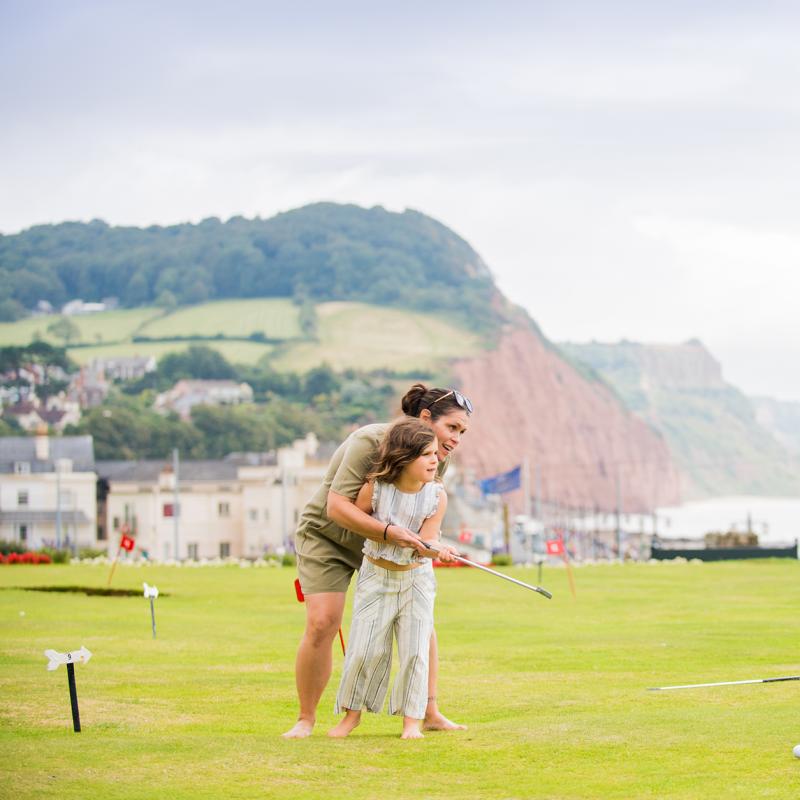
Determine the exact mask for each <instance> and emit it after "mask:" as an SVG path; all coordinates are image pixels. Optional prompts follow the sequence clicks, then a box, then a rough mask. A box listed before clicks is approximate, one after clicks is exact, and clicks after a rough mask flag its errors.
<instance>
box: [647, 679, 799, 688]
mask: <svg viewBox="0 0 800 800" xmlns="http://www.w3.org/2000/svg"><path fill="white" fill-rule="evenodd" d="M779 681H800V675H787V676H786V677H785V678H754V679H753V680H750V681H720V682H719V683H687V684H685V685H683V686H653V687H651V688H650V689H648V690H647V691H648V692H665V691H666V690H667V689H701V688H703V687H706V686H739V685H741V684H743V683H778V682H779Z"/></svg>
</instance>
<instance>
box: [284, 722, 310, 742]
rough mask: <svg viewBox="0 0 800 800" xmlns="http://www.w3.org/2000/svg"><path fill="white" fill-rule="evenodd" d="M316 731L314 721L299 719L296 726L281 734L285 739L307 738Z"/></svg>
mask: <svg viewBox="0 0 800 800" xmlns="http://www.w3.org/2000/svg"><path fill="white" fill-rule="evenodd" d="M313 731H314V723H313V722H311V721H310V720H307V719H299V720H297V722H295V724H294V727H292V728H291V729H290V730H288V731H286V733H283V734H281V736H283V738H284V739H305V738H306V737H307V736H311V734H312V732H313Z"/></svg>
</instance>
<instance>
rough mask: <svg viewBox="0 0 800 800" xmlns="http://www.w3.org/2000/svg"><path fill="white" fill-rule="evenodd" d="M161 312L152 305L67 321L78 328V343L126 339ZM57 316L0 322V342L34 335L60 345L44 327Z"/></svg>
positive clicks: (18, 341) (9, 342)
mask: <svg viewBox="0 0 800 800" xmlns="http://www.w3.org/2000/svg"><path fill="white" fill-rule="evenodd" d="M161 313H162V311H161V309H159V308H153V307H145V308H130V309H124V310H118V311H103V312H101V313H99V314H87V315H86V316H76V317H70V320H71V321H72V322H74V323H75V325H77V326H78V328H79V329H80V332H81V337H80V339H79V340H78V341H80V342H81V343H84V344H87V343H88V344H91V343H94V342H119V341H125V340H127V339H130V338H131V336H134V335H135V334H137V333H138V332H139V329H140V328H141V327H142V326H143V325H144V324H145V323H147V322H148V320H151V319H153V318H155V317H157V316H158V315H159V314H161ZM57 319H58V317H57V316H52V317H28V318H26V319H21V320H19V321H18V322H2V323H0V344H2V345H25V344H29V343H30V342H32V341H33V340H34V339H35V338H36V337H37V336H38V338H40V339H44V340H45V341H47V342H51V343H52V344H58V345H60V344H62V341H61V340H60V339H58V338H56V337H54V336H51V335H50V334H48V333H47V326H48V325H50V324H51V323H53V322H54V321H55V320H57ZM98 337H99V338H98Z"/></svg>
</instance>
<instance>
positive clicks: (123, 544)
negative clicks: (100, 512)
mask: <svg viewBox="0 0 800 800" xmlns="http://www.w3.org/2000/svg"><path fill="white" fill-rule="evenodd" d="M135 544H136V542H135V541H134V540H133V539H131V537H130V536H126V535H125V534H124V533H123V534H122V538H121V539H120V540H119V546H120V549H122V550H127V551H128V552H129V553H130V551H131V550H133V546H134V545H135Z"/></svg>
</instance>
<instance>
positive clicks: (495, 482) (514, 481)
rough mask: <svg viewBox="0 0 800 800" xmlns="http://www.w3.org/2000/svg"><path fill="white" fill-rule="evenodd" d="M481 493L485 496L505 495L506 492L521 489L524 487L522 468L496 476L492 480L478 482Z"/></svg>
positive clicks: (515, 468)
mask: <svg viewBox="0 0 800 800" xmlns="http://www.w3.org/2000/svg"><path fill="white" fill-rule="evenodd" d="M478 485H479V486H480V487H481V491H482V492H483V493H484V494H505V493H506V492H513V491H514V489H519V487H520V486H521V485H522V466H521V465H520V466H519V467H514V469H512V470H509V471H508V472H504V473H502V474H501V475H495V476H494V477H492V478H486V479H485V480H482V481H478Z"/></svg>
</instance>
